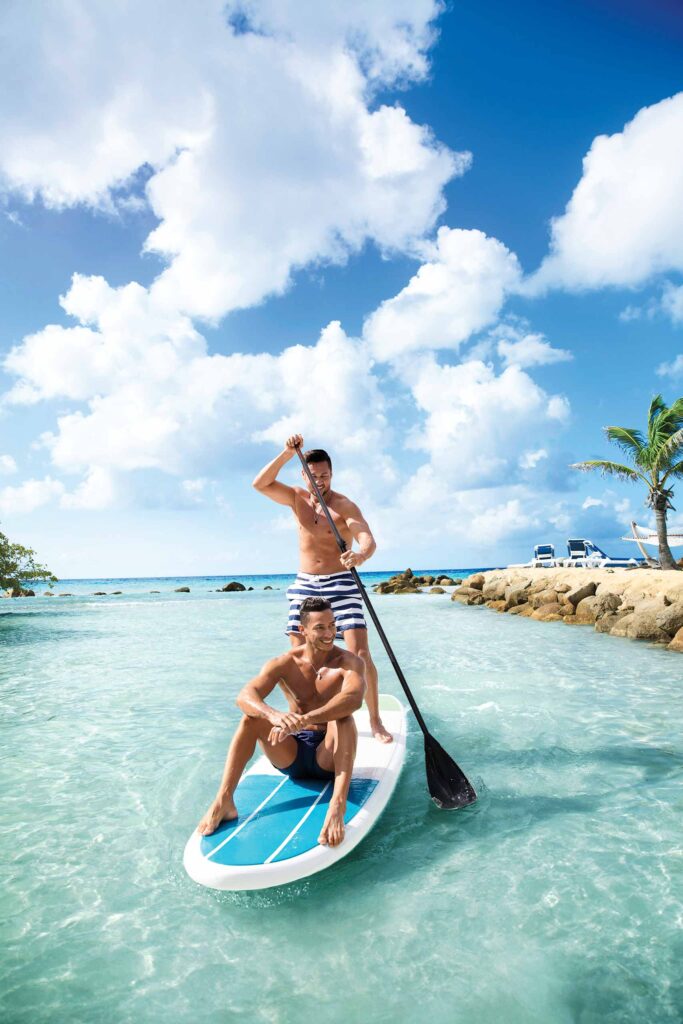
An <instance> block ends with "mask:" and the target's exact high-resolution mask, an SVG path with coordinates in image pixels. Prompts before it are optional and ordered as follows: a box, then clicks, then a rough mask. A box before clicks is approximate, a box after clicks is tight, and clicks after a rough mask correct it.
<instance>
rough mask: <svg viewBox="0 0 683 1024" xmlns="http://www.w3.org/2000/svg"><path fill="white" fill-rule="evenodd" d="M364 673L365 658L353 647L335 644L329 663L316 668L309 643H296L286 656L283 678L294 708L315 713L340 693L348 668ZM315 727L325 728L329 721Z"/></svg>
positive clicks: (302, 711) (281, 681)
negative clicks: (336, 645) (307, 647)
mask: <svg viewBox="0 0 683 1024" xmlns="http://www.w3.org/2000/svg"><path fill="white" fill-rule="evenodd" d="M350 671H355V672H360V673H361V674H363V673H364V666H363V662H362V661H361V659H360V658H358V657H356V655H355V654H351V652H350V651H343V650H341V648H339V647H333V648H332V650H331V651H330V653H329V655H328V656H327V659H326V661H325V663H324V664H323V665H322V666H321V667H319V668H318V669H316V668H315V667H314V666H313V665H312V664H311V662H310V661H309V660H308V658H307V656H306V649H305V647H303V646H301V647H295V648H293V649H292V650H291V651H288V652H287V654H286V655H284V657H283V665H282V676H281V678H280V680H279V685H280V688H281V689H282V691H283V693H284V694H285V697H286V698H287V703H288V704H289V709H290V711H293V712H294V713H295V714H298V715H312V714H313V713H314V712H315V709H316V708H320V707H322V706H323V705H324V704H326V703H327V702H328V701H329V700H330V699H331V698H332V697H334V696H336V694H338V693H339V691H340V690H341V688H342V686H343V684H344V678H345V676H346V673H347V672H350ZM313 728H315V729H320V730H325V729H326V728H327V725H326V723H324V722H323V723H319V724H314V725H313Z"/></svg>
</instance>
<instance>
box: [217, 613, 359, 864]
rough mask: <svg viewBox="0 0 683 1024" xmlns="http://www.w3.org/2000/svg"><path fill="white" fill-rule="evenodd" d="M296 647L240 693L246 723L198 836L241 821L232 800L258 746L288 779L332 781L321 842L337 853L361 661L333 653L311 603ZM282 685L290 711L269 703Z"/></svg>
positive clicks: (328, 624) (331, 635)
mask: <svg viewBox="0 0 683 1024" xmlns="http://www.w3.org/2000/svg"><path fill="white" fill-rule="evenodd" d="M300 622H301V637H302V643H301V645H300V646H297V647H294V648H292V649H291V650H289V651H287V653H286V654H281V655H280V656H279V657H278V658H273V659H272V660H271V661H268V662H266V664H265V665H264V666H263V668H262V669H261V671H260V672H259V674H258V675H257V676H256V678H255V679H252V680H251V682H249V683H247V685H246V686H245V687H244V688H243V689H242V690H241V691H240V693H239V695H238V697H237V705H238V707H239V708H241V710H242V711H243V712H244V717H243V718H242V721H241V722H240V724H239V726H238V727H237V732H236V733H235V735H234V736H233V738H232V742H231V743H230V747H229V749H228V756H227V758H226V761H225V768H224V770H223V778H222V779H221V784H220V786H219V787H218V793H217V795H216V799H215V800H214V801H213V803H212V804H211V806H210V807H209V809H208V811H207V812H206V814H205V815H204V817H203V818H202V820H201V821H200V822H199V825H198V826H197V831H198V832H199V833H200V834H201V835H204V836H206V835H210V834H211V833H212V832H215V831H216V829H217V828H218V826H219V825H220V823H221V822H222V821H230V820H232V819H233V818H236V817H237V816H238V811H237V808H236V807H235V801H234V799H233V794H234V792H235V788H236V786H237V783H238V782H239V780H240V777H241V775H242V772H243V771H244V768H245V766H246V764H247V761H249V759H250V758H251V756H252V755H253V753H254V748H255V747H256V741H257V740H258V742H259V743H260V744H261V748H262V749H263V752H264V754H265V755H266V757H267V758H268V759H269V761H270V762H271V764H273V765H275V767H276V768H278V769H279V770H280V771H281V772H284V773H285V774H286V775H289V776H290V777H291V778H293V779H300V778H314V779H325V780H332V779H334V788H333V790H332V796H331V798H330V803H329V807H328V810H327V815H326V817H325V821H324V822H323V827H322V831H321V833H320V835H319V836H318V842H319V843H322V844H323V845H324V846H338V845H339V843H341V841H342V839H343V838H344V813H345V811H346V798H347V796H348V792H349V785H350V783H351V773H352V771H353V761H354V758H355V756H356V739H357V737H356V726H355V723H354V721H353V718H352V715H353V712H354V711H357V710H358V708H359V707H360V706H361V704H362V703H363V693H364V691H365V682H364V680H363V662H362V661H361V660H360V658H357V657H356V655H355V654H351V653H350V652H349V651H343V650H342V649H341V648H339V647H335V646H334V640H335V634H336V626H335V621H334V615H333V613H332V608H331V605H330V603H329V601H325V600H323V599H321V598H319V597H312V598H308V599H307V600H306V601H304V602H303V604H302V605H301V612H300ZM276 686H279V687H280V688H281V690H282V691H283V693H284V695H285V697H286V698H287V703H288V704H289V711H284V712H283V711H276V710H275V708H272V707H271V706H270V705H269V704H266V702H265V699H266V697H267V696H268V695H269V694H270V693H272V691H273V690H274V689H275V687H276Z"/></svg>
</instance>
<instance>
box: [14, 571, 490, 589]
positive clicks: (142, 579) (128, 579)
mask: <svg viewBox="0 0 683 1024" xmlns="http://www.w3.org/2000/svg"><path fill="white" fill-rule="evenodd" d="M497 568H499V567H498V566H473V567H470V568H452V567H451V568H447V567H444V566H439V567H437V568H422V567H419V566H417V565H416V566H415V568H414V569H413V572H415V573H416V574H418V575H432V576H435V575H438V574H441V575H449V576H453V575H454V574H455V575H461V576H463V575H472V573H476V572H491V571H493V570H494V569H497ZM404 571H405V569H377V570H368V571H361V573H360V576H361V579H365V578H366V577H367V578H369V577H373V578H374V577H378V576H382V577H384V576H386V577H389V576H394V575H396V573H398V572H404ZM295 575H296V569H292V571H291V572H259V573H248V572H242V573H220V574H218V575H216V574H212V575H194V576H60V577H59V586H62V585H64V584H66V583H76V584H86V583H88V584H89V583H93V584H94V583H164V582H167V583H175V582H176V581H183V582H190V581H192V580H195V581H197V580H199V581H204V582H211V583H213V582H223V581H225V582H229V581H230V580H236V581H237V582H239V583H242V582H244V580H261V579H263V580H269V579H281V580H284V579H290V578H291V579H293V578H294V576H295ZM31 586H32V588H33V589H37V588H38V587H40V589H41V590H44V589H49V587H48V584H42V583H38V584H31ZM53 586H54V584H53Z"/></svg>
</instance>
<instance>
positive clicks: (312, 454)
mask: <svg viewBox="0 0 683 1024" xmlns="http://www.w3.org/2000/svg"><path fill="white" fill-rule="evenodd" d="M304 462H307V463H308V464H309V465H310V464H311V462H326V463H327V465H328V466H329V467H330V469H332V459H331V458H330V457H329V455H328V454H327V452H326V451H325V449H324V448H310V449H309V450H308V451H307V452H304Z"/></svg>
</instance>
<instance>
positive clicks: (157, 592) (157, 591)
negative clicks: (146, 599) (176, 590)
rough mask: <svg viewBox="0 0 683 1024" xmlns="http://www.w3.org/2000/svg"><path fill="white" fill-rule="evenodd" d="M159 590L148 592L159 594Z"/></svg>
mask: <svg viewBox="0 0 683 1024" xmlns="http://www.w3.org/2000/svg"><path fill="white" fill-rule="evenodd" d="M160 593H161V591H160V590H150V594H160Z"/></svg>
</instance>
